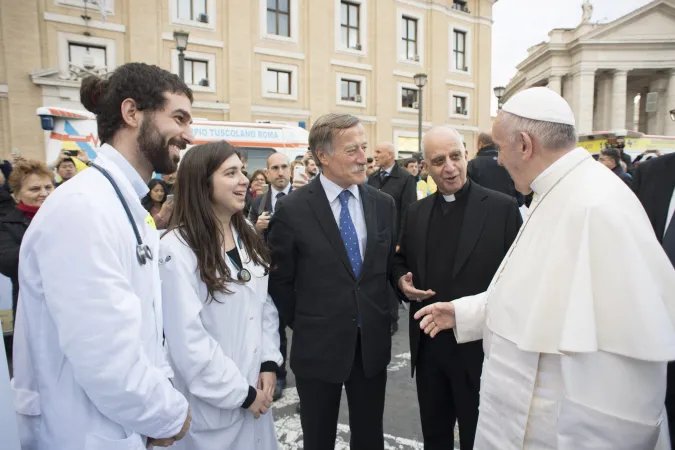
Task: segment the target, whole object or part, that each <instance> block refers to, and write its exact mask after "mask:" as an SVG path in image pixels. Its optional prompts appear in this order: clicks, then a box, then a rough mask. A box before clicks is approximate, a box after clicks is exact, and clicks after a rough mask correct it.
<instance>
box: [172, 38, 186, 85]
mask: <svg viewBox="0 0 675 450" xmlns="http://www.w3.org/2000/svg"><path fill="white" fill-rule="evenodd" d="M189 36H190V33H188V32H187V31H174V32H173V40H174V41H176V49H177V50H178V76H179V77H180V79H181V80H183V81H185V53H183V52H184V51H185V49H186V48H187V45H188V37H189Z"/></svg>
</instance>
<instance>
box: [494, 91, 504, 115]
mask: <svg viewBox="0 0 675 450" xmlns="http://www.w3.org/2000/svg"><path fill="white" fill-rule="evenodd" d="M494 91H495V97H497V109H498V110H499V109H502V106H503V105H502V98H503V97H504V94H505V93H506V88H505V87H504V86H496V87H495V89H494Z"/></svg>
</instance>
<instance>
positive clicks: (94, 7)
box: [54, 0, 115, 14]
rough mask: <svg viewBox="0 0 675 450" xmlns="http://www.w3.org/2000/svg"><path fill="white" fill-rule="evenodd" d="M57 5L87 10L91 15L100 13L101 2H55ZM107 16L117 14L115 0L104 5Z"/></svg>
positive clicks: (91, 0)
mask: <svg viewBox="0 0 675 450" xmlns="http://www.w3.org/2000/svg"><path fill="white" fill-rule="evenodd" d="M54 3H55V4H57V5H63V6H70V7H75V8H82V9H84V8H85V6H86V8H87V12H89V13H92V12H93V13H95V14H99V13H100V11H101V10H100V7H99V2H98V1H97V0H54ZM104 8H105V11H106V13H107V14H114V13H115V0H107V1H106V2H105V5H104Z"/></svg>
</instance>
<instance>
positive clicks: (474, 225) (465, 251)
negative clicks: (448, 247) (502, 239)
mask: <svg viewBox="0 0 675 450" xmlns="http://www.w3.org/2000/svg"><path fill="white" fill-rule="evenodd" d="M486 198H487V192H485V189H483V188H481V187H480V186H479V185H477V184H476V183H472V184H471V186H470V190H469V198H467V199H466V200H467V201H466V211H465V213H464V220H463V221H462V228H461V231H460V234H459V246H458V247H457V254H456V255H455V265H454V268H453V270H452V278H455V277H456V276H457V274H458V273H459V271H460V270H461V269H462V266H464V263H466V260H467V259H468V258H469V255H470V254H471V252H472V251H473V248H474V247H475V246H476V242H478V238H479V237H480V234H481V232H482V231H483V225H484V223H485V217H486V216H487V210H488V208H487V205H486V203H485V201H484V200H485V199H486Z"/></svg>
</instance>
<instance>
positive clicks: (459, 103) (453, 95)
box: [448, 91, 471, 120]
mask: <svg viewBox="0 0 675 450" xmlns="http://www.w3.org/2000/svg"><path fill="white" fill-rule="evenodd" d="M448 94H449V96H448V98H449V106H448V116H449V117H452V118H455V119H464V120H467V119H469V116H470V115H471V99H470V94H469V93H466V92H457V91H450V92H449V93H448Z"/></svg>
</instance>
